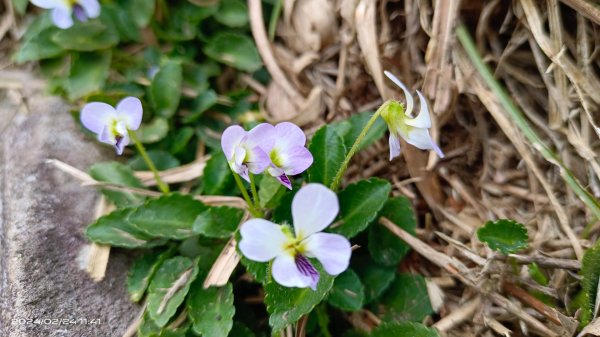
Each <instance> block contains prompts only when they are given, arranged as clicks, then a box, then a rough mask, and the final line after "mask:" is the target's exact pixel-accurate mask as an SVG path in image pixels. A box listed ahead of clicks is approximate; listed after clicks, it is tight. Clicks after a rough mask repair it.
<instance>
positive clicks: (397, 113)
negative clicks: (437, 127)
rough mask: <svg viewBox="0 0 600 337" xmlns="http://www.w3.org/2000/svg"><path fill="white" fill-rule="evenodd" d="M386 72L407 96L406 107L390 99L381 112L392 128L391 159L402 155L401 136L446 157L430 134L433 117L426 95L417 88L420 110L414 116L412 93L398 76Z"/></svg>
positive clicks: (415, 144)
mask: <svg viewBox="0 0 600 337" xmlns="http://www.w3.org/2000/svg"><path fill="white" fill-rule="evenodd" d="M384 73H385V75H386V76H387V77H388V78H389V79H390V80H392V81H393V82H394V83H395V84H396V85H397V86H399V87H400V89H402V91H403V92H404V96H405V97H406V109H405V107H404V106H403V105H402V104H401V103H399V102H396V101H392V100H390V101H388V102H386V103H384V104H386V105H387V106H386V107H385V109H384V110H383V111H382V112H381V117H382V118H383V120H385V122H386V123H387V125H388V128H389V130H390V160H392V159H394V158H396V157H397V156H399V155H400V137H402V138H403V139H404V140H405V141H406V142H407V143H408V144H411V145H413V146H415V147H417V148H419V149H421V150H433V151H435V152H436V153H437V155H438V156H440V157H441V158H444V153H443V152H442V150H441V149H440V148H439V146H437V144H436V143H435V142H434V141H433V139H432V138H431V136H430V135H429V128H430V127H431V118H430V116H429V107H428V106H427V100H426V99H425V96H423V94H422V93H421V92H420V91H418V90H417V95H418V96H419V105H420V111H419V114H418V115H417V116H416V117H413V116H412V111H413V108H414V101H413V97H412V94H411V93H410V91H409V90H408V88H407V87H406V86H405V85H404V83H402V82H401V81H400V80H399V79H398V78H397V77H396V76H394V75H392V73H390V72H388V71H385V72H384Z"/></svg>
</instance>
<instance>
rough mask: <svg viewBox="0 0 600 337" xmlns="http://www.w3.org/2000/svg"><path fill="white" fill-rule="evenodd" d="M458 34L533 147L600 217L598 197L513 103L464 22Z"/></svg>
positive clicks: (483, 75) (487, 82) (483, 76)
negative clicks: (593, 194) (574, 173)
mask: <svg viewBox="0 0 600 337" xmlns="http://www.w3.org/2000/svg"><path fill="white" fill-rule="evenodd" d="M456 36H457V37H458V39H459V40H460V43H461V44H462V46H463V48H464V49H465V51H466V52H467V55H468V56H469V58H470V59H471V62H473V64H474V66H475V68H476V69H477V71H478V72H479V74H480V75H481V77H482V78H483V80H484V81H485V82H486V84H487V85H488V86H489V87H490V89H491V90H492V92H494V94H496V96H497V97H498V100H499V101H500V104H502V106H503V107H504V109H505V110H506V112H508V114H509V115H510V116H511V117H512V119H513V121H514V122H515V124H516V125H517V126H518V127H519V129H520V130H521V132H523V134H524V135H525V137H527V139H528V140H529V141H530V142H531V143H532V144H533V147H534V148H535V149H537V150H538V151H539V152H540V154H541V155H542V156H543V157H544V159H546V160H547V161H548V162H550V163H552V164H554V165H556V166H558V167H559V169H560V170H559V171H560V174H561V176H562V178H563V179H564V181H565V182H566V183H567V185H568V186H569V187H571V189H572V190H573V192H575V194H577V196H578V197H579V199H581V201H583V203H584V204H585V205H586V206H587V207H588V208H589V209H590V210H591V211H592V213H593V214H594V216H595V217H596V218H600V203H598V200H596V198H594V197H593V196H592V195H591V194H590V193H589V192H588V191H587V190H586V189H585V188H584V187H583V186H582V185H581V184H580V183H579V181H577V178H575V176H574V175H573V173H572V172H571V170H569V169H568V168H567V166H566V165H565V164H564V163H563V162H562V161H561V159H560V157H558V155H556V154H555V153H554V152H552V150H550V148H548V147H547V146H546V144H544V142H542V140H541V138H540V137H539V136H538V135H537V134H536V133H535V131H534V130H533V128H532V127H531V125H530V124H529V122H528V121H527V119H526V117H525V116H524V115H523V113H522V112H521V110H519V108H518V107H517V106H516V105H515V104H514V103H513V101H512V100H511V98H510V96H509V95H508V93H507V92H506V90H505V89H504V87H502V85H501V84H500V83H499V82H498V81H497V80H496V79H495V78H494V75H493V74H492V72H491V71H490V69H489V68H488V66H487V65H486V64H485V63H484V62H483V59H482V58H481V56H480V55H479V52H478V51H477V48H476V47H475V43H474V42H473V40H472V39H471V36H470V35H469V32H468V31H467V29H466V28H465V27H464V26H463V25H462V24H461V25H459V26H458V27H457V28H456Z"/></svg>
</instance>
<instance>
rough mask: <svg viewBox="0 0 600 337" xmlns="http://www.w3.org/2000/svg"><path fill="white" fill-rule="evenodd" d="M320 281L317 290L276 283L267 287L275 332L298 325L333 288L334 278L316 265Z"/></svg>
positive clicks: (266, 296) (266, 291)
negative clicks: (291, 325)
mask: <svg viewBox="0 0 600 337" xmlns="http://www.w3.org/2000/svg"><path fill="white" fill-rule="evenodd" d="M314 266H315V268H317V270H318V271H319V274H320V279H319V284H317V290H312V289H310V288H287V287H284V286H281V285H279V284H278V283H276V282H275V281H270V282H269V283H267V284H266V285H265V304H266V306H267V311H268V312H269V314H270V315H271V316H270V317H269V324H270V325H271V327H272V328H273V330H274V331H279V330H282V329H283V328H285V327H286V326H288V325H290V324H293V323H296V322H297V321H298V320H299V319H300V317H302V316H303V315H305V314H307V313H309V312H310V311H311V310H312V309H313V308H314V307H315V306H316V305H317V304H319V303H321V301H322V300H323V299H324V298H325V296H326V295H327V293H328V292H329V290H330V289H331V287H332V286H333V277H332V276H330V275H329V274H327V273H326V272H324V271H323V268H322V267H321V265H320V264H318V263H314Z"/></svg>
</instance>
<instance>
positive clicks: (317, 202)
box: [239, 184, 352, 290]
mask: <svg viewBox="0 0 600 337" xmlns="http://www.w3.org/2000/svg"><path fill="white" fill-rule="evenodd" d="M338 212H339V203H338V198H337V195H336V194H335V193H334V192H333V191H331V190H330V189H328V188H327V187H325V186H323V185H321V184H308V185H306V186H304V187H302V188H301V189H300V190H299V191H298V193H296V195H295V196H294V200H293V201H292V217H293V220H294V228H293V229H292V228H290V227H289V226H280V225H277V224H274V223H272V222H270V221H267V220H264V219H251V220H249V221H246V222H245V223H244V224H243V225H242V227H241V230H240V234H241V236H242V240H241V241H240V244H239V248H240V251H241V252H242V254H244V256H246V257H247V258H248V259H250V260H252V261H257V262H268V261H270V260H273V259H274V261H273V267H272V274H273V279H274V280H275V281H276V282H277V283H279V284H281V285H283V286H286V287H298V288H306V287H310V288H311V289H313V290H315V289H316V288H317V283H318V282H319V272H318V271H317V269H316V268H315V267H314V266H313V265H312V263H311V262H310V261H309V260H308V258H316V259H317V260H319V262H321V264H322V265H323V268H324V269H325V271H326V272H327V273H328V274H330V275H338V274H340V273H342V272H343V271H344V270H346V269H347V268H348V264H349V263H350V255H351V254H352V249H351V247H350V242H349V241H348V239H346V238H345V237H343V236H341V235H339V234H331V233H322V232H321V231H322V230H324V229H325V228H326V227H327V226H329V225H330V224H331V222H333V220H334V219H335V217H336V216H337V214H338Z"/></svg>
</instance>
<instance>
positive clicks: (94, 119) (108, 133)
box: [80, 97, 143, 155]
mask: <svg viewBox="0 0 600 337" xmlns="http://www.w3.org/2000/svg"><path fill="white" fill-rule="evenodd" d="M142 114H143V110H142V102H140V100H139V99H138V98H136V97H127V98H124V99H123V100H121V101H120V102H119V103H118V104H117V107H116V108H113V107H112V106H110V105H108V104H106V103H101V102H91V103H88V104H86V105H85V106H84V107H83V109H82V110H81V115H80V119H81V123H82V124H83V126H85V127H86V128H87V129H88V130H90V131H92V132H93V133H95V134H96V135H98V140H99V141H100V142H102V143H106V144H110V145H112V146H114V147H115V150H116V151H117V154H118V155H121V154H123V149H124V148H125V146H127V144H129V130H137V129H138V128H139V127H140V124H141V122H142Z"/></svg>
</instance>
